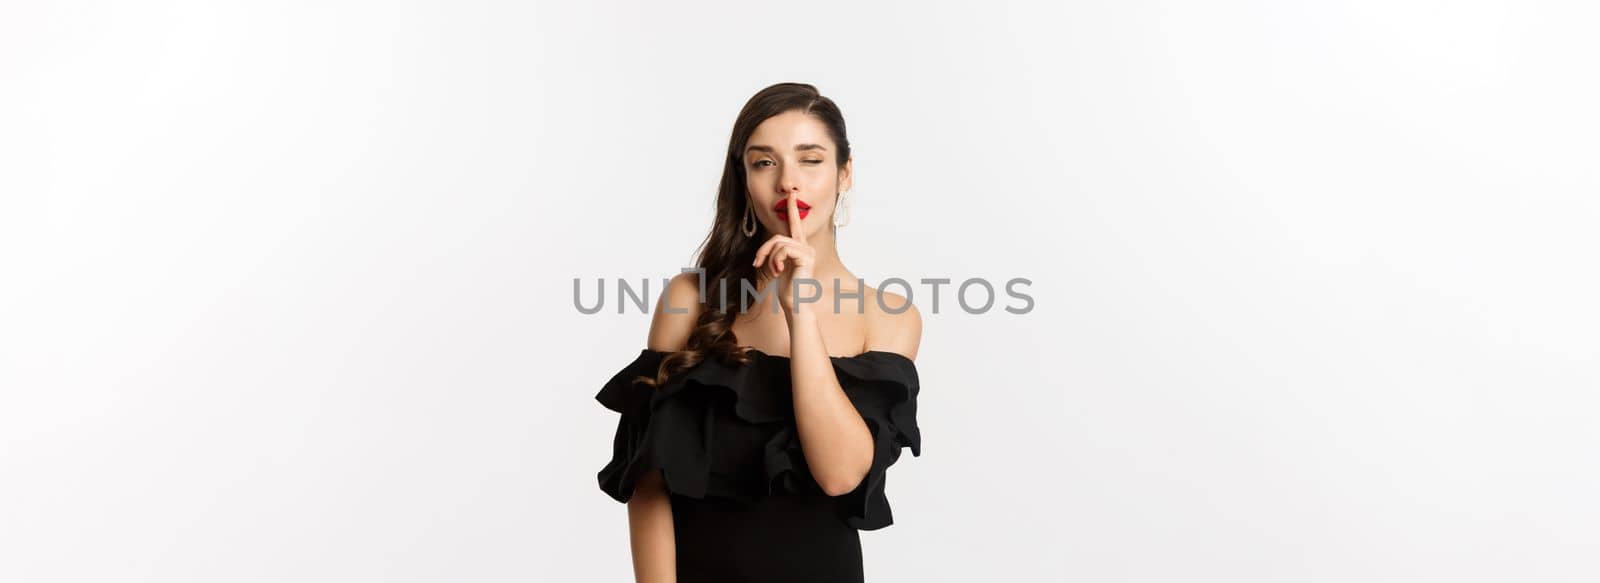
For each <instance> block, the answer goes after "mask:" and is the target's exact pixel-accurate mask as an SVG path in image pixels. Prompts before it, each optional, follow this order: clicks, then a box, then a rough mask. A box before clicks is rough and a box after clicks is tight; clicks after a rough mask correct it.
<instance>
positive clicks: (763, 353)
mask: <svg viewBox="0 0 1600 583" xmlns="http://www.w3.org/2000/svg"><path fill="white" fill-rule="evenodd" d="M644 351H645V352H655V353H659V354H671V353H672V352H675V351H672V350H652V349H650V348H645V349H644ZM745 351H746V352H753V353H756V354H759V355H761V356H764V357H767V358H775V359H779V360H792V357H791V356H789V355H783V354H771V353H768V352H766V351H764V350H761V349H760V348H754V347H751V348H746V349H745ZM875 354H881V355H886V356H889V357H891V358H897V359H900V360H904V361H906V362H910V363H912V364H915V363H916V361H913V360H911V359H910V358H909V357H907V356H906V355H904V354H900V353H898V352H890V351H887V350H868V351H866V352H863V353H861V354H856V355H852V356H833V355H831V354H830V355H828V359H829V360H856V359H860V358H865V357H868V356H871V355H875Z"/></svg>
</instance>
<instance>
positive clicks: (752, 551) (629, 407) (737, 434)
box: [595, 349, 922, 583]
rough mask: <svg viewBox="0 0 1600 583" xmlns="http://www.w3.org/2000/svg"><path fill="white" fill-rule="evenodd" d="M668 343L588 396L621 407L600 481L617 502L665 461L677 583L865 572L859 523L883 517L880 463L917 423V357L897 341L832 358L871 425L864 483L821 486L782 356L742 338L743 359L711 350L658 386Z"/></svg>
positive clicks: (912, 438)
mask: <svg viewBox="0 0 1600 583" xmlns="http://www.w3.org/2000/svg"><path fill="white" fill-rule="evenodd" d="M668 354H670V353H668V352H661V351H655V350H648V349H646V350H642V351H640V353H639V356H638V358H636V359H634V361H633V362H632V363H630V364H628V365H627V366H625V367H623V368H622V370H621V371H619V372H617V373H616V375H614V376H613V377H612V378H611V380H610V381H609V382H607V383H606V384H605V386H604V387H603V388H601V389H600V392H599V394H597V395H595V399H597V400H598V401H600V403H601V404H602V405H605V407H606V408H608V409H611V410H612V411H616V412H618V413H620V414H621V418H620V419H619V420H618V422H617V432H616V438H615V440H614V443H613V448H612V449H613V451H612V458H611V462H610V463H608V464H606V466H605V468H604V469H601V470H600V474H599V479H600V489H601V490H604V491H605V492H606V494H609V495H610V496H611V497H612V498H614V499H616V500H617V501H619V502H627V501H628V499H629V498H630V497H632V496H633V489H634V486H635V484H637V483H638V480H639V478H640V476H642V475H643V474H644V473H645V472H646V471H648V470H651V469H657V468H659V469H661V470H662V477H663V480H664V481H665V483H666V488H667V491H668V492H669V493H670V498H671V502H672V522H673V527H674V533H675V536H676V539H677V540H676V542H677V544H676V547H677V564H678V581H679V583H699V582H717V583H736V582H740V581H761V582H765V583H780V582H786V581H796V582H799V581H805V582H807V583H818V582H828V583H833V582H854V581H861V580H862V567H861V539H860V536H859V534H858V532H857V531H858V530H875V529H879V528H883V527H885V526H888V525H890V524H892V523H893V522H894V521H893V517H892V516H891V515H890V513H889V501H888V499H887V498H886V497H885V495H884V482H885V474H886V472H887V470H888V467H889V466H890V465H891V464H893V463H894V462H895V460H897V459H899V457H900V448H902V447H910V448H911V453H912V455H914V456H920V455H922V451H921V450H922V438H921V436H920V434H919V433H918V431H917V391H918V386H917V369H916V366H915V365H914V364H913V363H912V361H911V360H910V359H908V358H906V357H904V356H902V355H899V354H896V353H893V352H883V351H868V352H866V353H863V354H860V355H857V356H848V357H838V356H836V357H830V358H831V360H832V361H833V368H834V372H835V373H836V376H837V377H838V379H839V385H840V387H841V388H843V389H844V393H845V395H846V396H848V397H849V398H850V401H851V403H853V404H854V405H855V407H856V410H857V411H860V413H861V416H862V418H863V419H864V420H865V421H866V424H867V428H868V429H870V430H871V432H872V440H873V456H872V467H871V470H870V471H869V472H868V473H867V476H866V477H865V478H864V479H863V480H862V481H861V485H860V486H858V487H857V488H856V489H855V490H854V491H852V492H850V493H848V494H844V495H841V496H828V495H827V494H826V493H824V492H823V491H822V489H821V487H819V486H818V485H817V483H816V480H815V479H813V478H812V476H811V472H810V470H809V469H807V467H806V462H805V456H804V454H803V453H802V451H801V448H800V439H799V436H798V434H797V433H796V430H795V421H794V401H793V394H792V393H791V377H790V373H789V358H788V357H785V356H776V355H770V354H766V353H764V352H761V351H759V350H755V349H749V350H748V351H747V352H746V354H748V355H749V356H750V357H751V360H750V362H749V363H748V364H745V365H730V364H725V363H723V362H721V361H718V360H716V359H714V358H708V359H707V360H705V361H703V362H701V363H700V364H698V365H695V366H694V367H693V368H691V369H689V370H687V371H685V372H683V373H680V374H679V375H677V376H675V377H673V378H672V379H671V380H669V381H668V382H667V383H666V385H665V386H663V387H661V388H660V389H651V388H650V387H648V386H645V385H642V384H635V383H634V382H633V381H634V379H635V378H637V377H640V376H648V377H651V378H654V376H655V374H656V369H657V367H658V366H659V365H660V364H661V359H662V358H665V357H666V356H667V355H668Z"/></svg>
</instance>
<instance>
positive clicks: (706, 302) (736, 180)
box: [635, 83, 850, 388]
mask: <svg viewBox="0 0 1600 583" xmlns="http://www.w3.org/2000/svg"><path fill="white" fill-rule="evenodd" d="M797 110H798V111H800V112H802V113H804V114H806V115H810V116H812V117H814V118H816V119H817V120H818V121H821V122H822V124H823V125H824V126H826V127H827V129H828V137H830V138H832V139H833V143H834V145H835V147H836V151H837V152H838V155H837V156H836V160H835V162H836V163H837V165H838V167H840V168H843V167H844V164H845V162H846V161H848V160H850V140H849V139H848V138H847V137H846V133H845V127H844V115H843V114H841V113H840V112H839V107H838V106H837V105H835V104H834V103H833V100H831V99H828V98H827V97H824V96H823V95H822V94H821V93H819V92H818V91H817V88H816V87H813V86H811V85H808V84H805V83H777V84H774V85H771V86H769V87H767V88H765V89H762V90H761V91H759V92H757V93H756V94H755V95H754V96H752V97H751V98H750V100H749V101H746V102H745V104H744V108H743V109H741V110H739V117H738V118H737V119H735V120H734V122H733V132H732V134H731V135H730V136H729V138H728V154H727V156H726V157H725V158H724V159H723V166H722V183H721V184H720V185H719V186H718V187H717V212H716V218H715V219H713V220H712V223H711V232H709V233H707V234H706V238H705V240H704V241H702V242H701V243H700V247H699V249H698V250H697V252H698V253H699V259H698V260H697V266H698V267H699V269H700V270H701V271H702V273H704V274H705V280H704V282H705V286H704V287H703V288H701V289H702V291H703V292H704V293H702V294H701V295H700V302H699V303H700V315H699V317H698V318H697V319H696V321H695V327H694V330H693V331H692V332H690V333H689V340H688V342H687V345H686V346H685V347H684V350H681V351H676V352H673V353H672V354H669V355H667V356H666V357H665V358H663V359H662V360H661V366H660V368H659V369H658V370H657V371H656V375H655V378H653V379H652V378H650V377H645V376H641V377H638V378H637V379H635V381H636V382H640V383H644V384H645V385H648V386H650V387H653V388H659V387H661V386H663V385H665V384H666V383H667V381H668V379H670V378H672V377H673V376H674V375H677V374H678V373H681V372H683V371H686V370H689V369H691V368H694V366H695V365H697V364H700V363H701V362H702V361H704V360H705V359H706V358H716V359H718V360H720V361H722V362H723V363H726V364H730V365H733V364H741V365H742V364H745V363H748V362H749V361H750V357H749V355H748V354H745V351H744V350H743V349H742V348H740V346H739V339H738V337H737V336H736V335H734V333H733V321H734V319H735V318H736V317H738V315H739V306H740V305H741V304H742V302H741V301H740V294H742V293H743V287H741V286H740V282H741V281H749V282H751V284H754V283H755V281H756V268H755V267H754V266H752V265H750V263H751V262H753V261H755V254H756V250H757V249H759V248H760V247H761V244H762V243H763V242H765V241H766V240H767V238H768V236H769V233H768V232H767V228H766V226H765V225H762V224H761V222H760V221H756V234H755V235H752V236H745V234H744V231H742V230H741V229H740V224H741V223H742V222H743V220H744V216H745V212H746V210H745V209H746V208H747V207H749V206H750V197H749V196H748V193H747V192H746V189H745V168H744V148H745V146H747V145H749V142H750V135H751V134H754V133H755V131H756V126H759V125H761V122H763V121H766V120H767V118H770V117H773V116H775V115H779V114H782V113H786V112H789V111H797ZM829 226H830V228H831V226H832V223H831V222H830V223H829ZM719 289H726V290H727V294H728V296H730V297H729V298H728V303H727V304H726V305H724V304H722V299H721V295H722V294H720V293H719V292H718V290H719Z"/></svg>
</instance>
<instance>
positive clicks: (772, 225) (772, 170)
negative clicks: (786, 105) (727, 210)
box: [743, 111, 850, 240]
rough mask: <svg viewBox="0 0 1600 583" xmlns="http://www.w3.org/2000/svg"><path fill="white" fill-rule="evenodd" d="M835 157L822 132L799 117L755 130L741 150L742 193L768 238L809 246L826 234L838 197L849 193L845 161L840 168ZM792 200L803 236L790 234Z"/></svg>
mask: <svg viewBox="0 0 1600 583" xmlns="http://www.w3.org/2000/svg"><path fill="white" fill-rule="evenodd" d="M837 155H838V151H837V148H836V147H835V145H834V143H833V140H832V139H831V138H829V137H828V128H827V126H825V125H823V124H822V122H821V121H818V120H817V119H816V118H814V117H811V116H809V115H806V114H804V113H801V112H799V111H788V112H785V113H781V114H778V115H775V116H772V117H770V118H767V120H766V121H763V122H761V125H758V126H756V131H755V133H753V134H751V135H750V142H749V145H747V146H745V149H744V160H743V163H744V170H745V173H744V175H745V189H746V190H747V191H749V193H750V202H751V203H753V204H754V205H755V211H756V218H757V219H759V220H760V221H761V224H762V225H765V226H766V227H767V232H769V233H780V234H784V235H788V236H790V237H794V238H796V239H801V240H808V239H809V238H810V237H811V236H812V235H815V234H817V233H821V232H826V231H827V230H828V229H829V228H830V226H831V225H832V223H831V219H832V218H833V208H834V206H835V205H836V204H838V202H839V196H838V194H839V192H840V191H846V190H850V161H849V160H846V161H845V165H844V167H842V168H841V167H840V166H839V165H838V162H837V160H838V158H837V157H836V156H837ZM791 195H792V196H795V197H796V203H797V204H798V205H799V207H800V209H801V210H800V224H801V226H802V227H803V228H804V230H805V233H804V236H798V235H795V234H793V233H790V232H789V218H788V209H787V208H786V207H787V205H788V204H789V201H788V197H789V196H791ZM808 207H809V208H808Z"/></svg>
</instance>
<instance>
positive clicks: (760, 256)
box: [751, 235, 793, 267]
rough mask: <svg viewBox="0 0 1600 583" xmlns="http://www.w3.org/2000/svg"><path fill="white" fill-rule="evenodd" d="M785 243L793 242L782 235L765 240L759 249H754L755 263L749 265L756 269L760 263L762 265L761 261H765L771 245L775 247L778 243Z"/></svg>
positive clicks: (770, 250)
mask: <svg viewBox="0 0 1600 583" xmlns="http://www.w3.org/2000/svg"><path fill="white" fill-rule="evenodd" d="M785 241H793V239H790V238H788V237H785V236H783V235H773V236H772V238H770V239H767V242H765V243H762V244H761V247H760V248H759V249H756V260H755V262H753V263H751V265H754V266H756V267H761V263H762V261H763V260H765V259H766V256H767V254H768V253H771V252H772V246H773V245H777V244H779V243H783V242H785Z"/></svg>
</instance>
